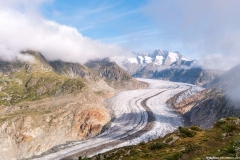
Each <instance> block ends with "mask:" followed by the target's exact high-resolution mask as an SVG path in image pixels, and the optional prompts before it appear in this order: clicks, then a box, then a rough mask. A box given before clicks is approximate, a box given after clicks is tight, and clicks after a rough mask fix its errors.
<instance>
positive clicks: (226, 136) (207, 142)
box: [79, 117, 240, 160]
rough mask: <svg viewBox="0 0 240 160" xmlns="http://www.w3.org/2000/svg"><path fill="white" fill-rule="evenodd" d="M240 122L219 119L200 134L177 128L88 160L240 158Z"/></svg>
mask: <svg viewBox="0 0 240 160" xmlns="http://www.w3.org/2000/svg"><path fill="white" fill-rule="evenodd" d="M239 135H240V118H236V117H229V118H225V119H221V120H219V121H218V122H216V123H215V124H214V126H213V127H212V128H210V129H207V130H202V129H201V128H199V127H197V126H191V127H188V128H185V127H179V128H178V130H176V131H174V132H173V133H170V134H167V135H166V136H164V137H163V138H158V139H155V140H151V141H149V142H147V143H145V142H142V143H140V144H138V145H136V146H128V147H122V148H118V149H114V150H112V151H109V152H106V153H103V154H98V155H96V156H94V157H91V158H86V157H80V158H79V159H91V160H102V159H104V160H145V159H149V160H179V159H181V160H192V159H206V157H222V158H223V159H224V157H225V159H227V158H226V157H232V158H234V157H239V156H240V136H239Z"/></svg>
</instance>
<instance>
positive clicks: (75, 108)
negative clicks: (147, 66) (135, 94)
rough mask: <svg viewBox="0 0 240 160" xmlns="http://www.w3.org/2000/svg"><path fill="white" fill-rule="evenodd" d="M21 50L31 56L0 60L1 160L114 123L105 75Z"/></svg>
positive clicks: (84, 136) (111, 90) (80, 137)
mask: <svg viewBox="0 0 240 160" xmlns="http://www.w3.org/2000/svg"><path fill="white" fill-rule="evenodd" d="M21 54H23V55H28V56H30V57H32V59H33V60H31V61H27V62H24V61H20V60H15V61H12V62H6V61H3V60H1V61H0V74H1V77H0V148H2V149H1V150H0V158H1V159H23V158H28V157H32V156H34V155H39V154H42V153H43V152H45V151H47V150H49V149H51V148H52V147H54V146H56V145H59V144H64V143H67V142H68V141H75V140H83V139H87V138H89V137H92V136H94V135H96V134H98V133H99V132H100V131H101V130H102V127H103V126H104V125H105V124H106V123H108V122H109V121H110V119H111V116H110V113H109V111H108V110H107V109H106V108H105V107H104V106H105V103H104V100H105V99H107V98H109V97H111V96H112V95H113V94H114V93H115V89H114V88H112V87H111V86H109V85H108V83H109V82H108V81H106V79H103V78H101V77H99V76H98V75H97V74H95V73H94V72H93V71H92V70H91V69H89V68H87V67H86V66H84V65H81V64H77V63H67V62H61V61H54V62H48V61H47V60H46V59H45V58H44V57H43V56H42V55H41V54H40V53H38V52H35V51H26V52H22V53H21ZM100 65H101V64H100ZM118 69H119V70H121V69H120V68H118ZM121 73H122V75H124V72H123V71H122V70H121ZM122 75H118V78H121V76H122ZM130 79H131V78H129V79H127V80H126V83H127V81H128V80H130ZM112 81H114V79H112ZM115 81H116V82H112V84H116V85H119V86H121V87H123V88H124V86H122V84H121V81H117V80H115ZM139 84H141V83H139ZM144 85H145V84H144ZM137 87H142V86H141V85H139V86H137V85H136V86H135V88H137ZM127 88H128V87H126V88H124V89H127Z"/></svg>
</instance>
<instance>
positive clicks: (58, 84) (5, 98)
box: [0, 70, 84, 105]
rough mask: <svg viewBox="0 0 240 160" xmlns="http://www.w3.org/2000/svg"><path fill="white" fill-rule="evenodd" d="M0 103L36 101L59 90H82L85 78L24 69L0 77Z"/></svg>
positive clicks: (68, 91) (11, 103)
mask: <svg viewBox="0 0 240 160" xmlns="http://www.w3.org/2000/svg"><path fill="white" fill-rule="evenodd" d="M0 86H1V91H0V98H1V99H0V105H14V104H17V103H19V102H23V101H34V100H40V99H44V98H47V97H49V96H53V95H56V94H57V93H58V92H64V93H72V92H75V91H77V90H81V89H82V88H83V86H84V84H83V80H82V79H80V78H78V79H69V78H67V77H64V76H60V75H58V74H56V73H54V72H34V73H30V74H27V73H26V72H25V71H24V70H21V71H19V72H14V73H13V74H11V75H10V76H5V77H1V79H0Z"/></svg>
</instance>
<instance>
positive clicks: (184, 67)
mask: <svg viewBox="0 0 240 160" xmlns="http://www.w3.org/2000/svg"><path fill="white" fill-rule="evenodd" d="M195 62H196V60H191V59H189V58H186V57H184V56H183V55H181V54H180V53H179V52H168V51H163V50H155V51H154V52H152V53H145V52H140V53H132V57H129V58H127V60H126V61H124V62H123V64H122V65H123V66H124V68H125V69H126V71H127V72H128V73H130V74H131V75H132V76H133V77H141V78H153V79H163V80H170V81H174V82H185V83H191V84H196V85H200V86H202V85H204V84H206V83H208V82H210V81H212V80H213V79H215V78H216V77H218V76H219V75H221V74H222V73H223V72H222V71H218V70H206V69H203V68H202V67H200V66H197V67H196V66H195V67H192V65H193V64H194V63H195Z"/></svg>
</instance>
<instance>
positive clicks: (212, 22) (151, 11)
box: [145, 0, 240, 70]
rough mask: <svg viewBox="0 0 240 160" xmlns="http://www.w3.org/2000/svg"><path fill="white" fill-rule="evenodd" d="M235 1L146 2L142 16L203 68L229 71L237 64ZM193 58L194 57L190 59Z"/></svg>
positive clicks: (239, 38)
mask: <svg viewBox="0 0 240 160" xmlns="http://www.w3.org/2000/svg"><path fill="white" fill-rule="evenodd" d="M239 6H240V1H239V0H230V1H227V0H210V1H209V0H171V1H169V0H162V1H159V0H149V1H148V4H147V5H146V7H145V13H146V14H147V15H148V16H151V17H152V18H153V19H154V20H155V21H156V22H157V23H158V24H159V28H160V29H162V30H165V31H168V32H169V33H168V34H167V36H166V39H165V41H166V46H167V45H168V44H167V43H169V44H171V43H173V42H178V43H179V45H181V46H182V48H184V49H185V50H187V51H191V52H192V53H193V54H194V55H195V56H198V57H199V59H200V60H201V61H202V62H201V63H202V65H203V66H204V67H205V68H212V69H219V70H229V69H230V68H232V67H234V66H235V65H237V64H239V63H240V16H238V15H240V8H239ZM193 57H194V56H193Z"/></svg>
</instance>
